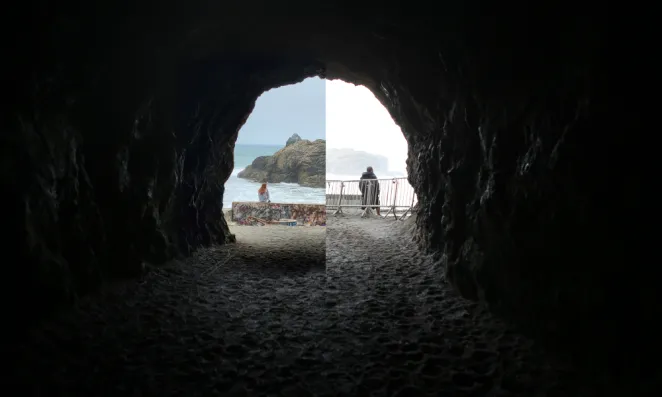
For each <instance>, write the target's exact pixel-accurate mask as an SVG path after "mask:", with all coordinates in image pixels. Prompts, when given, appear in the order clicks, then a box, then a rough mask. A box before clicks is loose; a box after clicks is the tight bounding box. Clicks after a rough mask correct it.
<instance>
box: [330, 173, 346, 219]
mask: <svg viewBox="0 0 662 397" xmlns="http://www.w3.org/2000/svg"><path fill="white" fill-rule="evenodd" d="M343 190H345V182H343V181H340V197H338V208H336V212H334V213H333V215H338V214H342V213H343V212H342V207H341V205H342V194H343Z"/></svg>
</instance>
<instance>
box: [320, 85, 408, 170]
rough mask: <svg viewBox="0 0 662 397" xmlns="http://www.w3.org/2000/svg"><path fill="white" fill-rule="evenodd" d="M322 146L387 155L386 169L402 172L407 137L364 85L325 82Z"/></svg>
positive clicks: (405, 167)
mask: <svg viewBox="0 0 662 397" xmlns="http://www.w3.org/2000/svg"><path fill="white" fill-rule="evenodd" d="M326 139H327V141H326V147H327V148H337V149H342V148H347V149H354V150H362V151H364V152H368V153H375V154H381V155H382V156H385V157H386V158H388V160H389V161H388V162H389V170H390V171H401V172H406V169H407V165H406V161H407V141H406V140H405V137H404V135H402V131H401V130H400V127H398V125H397V124H395V122H394V121H393V118H392V117H391V115H390V114H389V112H388V110H386V108H385V107H384V106H383V105H382V104H381V103H380V102H379V100H378V99H377V98H375V95H374V94H373V93H372V92H371V91H370V90H369V89H367V88H366V87H364V86H355V85H354V84H350V83H346V82H344V81H341V80H331V81H327V82H326Z"/></svg>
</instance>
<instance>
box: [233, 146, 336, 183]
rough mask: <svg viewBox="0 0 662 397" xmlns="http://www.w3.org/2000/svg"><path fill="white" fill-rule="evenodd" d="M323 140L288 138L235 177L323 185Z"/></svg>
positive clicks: (324, 165)
mask: <svg viewBox="0 0 662 397" xmlns="http://www.w3.org/2000/svg"><path fill="white" fill-rule="evenodd" d="M325 153H326V141H325V140H323V139H317V140H315V141H312V142H311V141H309V140H307V139H301V138H299V140H296V139H294V137H291V138H289V139H288V140H287V145H286V146H285V147H284V148H283V149H281V150H279V151H277V152H276V153H274V155H273V156H260V157H258V158H256V159H255V160H253V163H252V164H251V165H249V166H248V167H246V168H245V169H243V170H241V172H239V174H237V177H239V178H244V179H250V180H253V181H256V182H264V181H268V182H270V183H281V182H286V183H298V184H299V185H301V186H308V187H324V181H325V180H326V178H325V172H326V155H325Z"/></svg>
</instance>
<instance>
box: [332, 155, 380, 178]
mask: <svg viewBox="0 0 662 397" xmlns="http://www.w3.org/2000/svg"><path fill="white" fill-rule="evenodd" d="M368 166H372V167H373V168H374V169H375V173H376V174H377V175H379V174H380V172H381V173H384V172H386V171H388V159H387V158H386V157H384V156H382V155H379V154H373V153H368V152H362V151H358V150H353V149H328V150H327V151H326V172H327V173H329V174H337V175H356V177H357V178H358V177H359V176H360V175H361V173H362V172H363V171H365V169H366V167H368Z"/></svg>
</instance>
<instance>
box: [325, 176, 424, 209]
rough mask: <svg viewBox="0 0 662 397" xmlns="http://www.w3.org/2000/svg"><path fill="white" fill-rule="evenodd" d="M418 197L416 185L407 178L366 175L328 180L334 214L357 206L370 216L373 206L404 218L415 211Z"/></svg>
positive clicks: (328, 198) (329, 202)
mask: <svg viewBox="0 0 662 397" xmlns="http://www.w3.org/2000/svg"><path fill="white" fill-rule="evenodd" d="M417 201H418V199H417V197H416V192H415V191H414V188H413V187H412V186H411V185H410V184H409V181H408V180H407V178H392V179H364V180H350V181H340V180H327V181H326V210H327V213H328V211H334V210H335V211H334V212H333V214H334V215H338V214H342V213H344V212H343V209H346V210H350V209H354V210H355V211H356V212H360V213H361V217H365V216H368V215H370V214H372V213H373V210H375V211H376V212H377V214H378V215H380V216H381V213H382V211H384V209H387V212H386V215H383V216H384V217H388V216H389V215H393V217H394V218H395V219H404V218H405V217H406V216H407V215H411V214H412V210H413V208H414V206H415V205H416V203H417Z"/></svg>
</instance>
